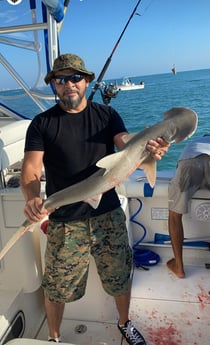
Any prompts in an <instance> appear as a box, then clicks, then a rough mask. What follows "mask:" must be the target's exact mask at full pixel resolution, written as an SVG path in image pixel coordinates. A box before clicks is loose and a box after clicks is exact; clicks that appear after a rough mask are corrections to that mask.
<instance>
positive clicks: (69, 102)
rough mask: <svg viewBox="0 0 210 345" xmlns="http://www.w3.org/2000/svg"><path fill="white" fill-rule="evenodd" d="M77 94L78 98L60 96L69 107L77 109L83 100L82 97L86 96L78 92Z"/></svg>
mask: <svg viewBox="0 0 210 345" xmlns="http://www.w3.org/2000/svg"><path fill="white" fill-rule="evenodd" d="M58 96H59V95H58ZM77 96H78V97H77V98H76V99H72V98H71V97H68V98H67V97H64V96H60V97H59V98H60V100H61V101H62V103H63V104H64V106H65V107H66V108H67V109H76V108H77V107H78V105H80V103H81V102H82V98H83V97H84V95H83V96H81V95H80V94H77Z"/></svg>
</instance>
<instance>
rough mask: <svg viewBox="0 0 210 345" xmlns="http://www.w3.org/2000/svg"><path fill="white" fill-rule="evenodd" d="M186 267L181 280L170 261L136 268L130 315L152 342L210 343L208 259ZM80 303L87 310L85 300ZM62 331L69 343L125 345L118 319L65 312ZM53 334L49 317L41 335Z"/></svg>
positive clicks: (161, 344) (171, 344)
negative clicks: (100, 319) (93, 318)
mask: <svg viewBox="0 0 210 345" xmlns="http://www.w3.org/2000/svg"><path fill="white" fill-rule="evenodd" d="M208 256H209V252H207V257H208ZM185 271H186V278H185V279H178V278H176V277H175V276H174V275H173V274H172V273H170V272H169V271H168V269H167V267H166V263H165V262H162V263H159V264H158V265H157V266H153V267H150V268H149V270H143V269H135V270H134V274H133V283H132V296H131V307H130V314H131V318H132V320H135V321H134V322H135V325H136V326H137V327H138V329H139V330H140V331H141V332H142V334H143V335H144V337H145V339H146V341H147V344H148V345H175V344H176V345H177V344H179V345H188V344H193V345H198V344H202V345H209V334H208V333H207V332H206V329H207V328H208V327H209V326H210V291H209V290H210V285H209V281H210V270H209V269H207V268H206V267H205V262H204V263H203V265H201V264H200V263H199V265H198V266H195V265H190V264H187V265H186V266H185ZM96 298H97V296H96ZM79 308H81V310H80V312H81V314H82V299H81V302H80V304H79ZM93 308H94V306H93ZM192 325H193V327H192ZM61 331H62V336H63V340H64V341H65V342H67V343H69V342H70V343H73V344H76V345H120V344H121V335H120V333H119V331H118V329H117V327H116V320H112V321H110V322H94V321H92V322H91V321H89V322H87V321H85V320H73V319H69V318H67V317H64V320H63V323H62V327H61ZM47 335H48V328H47V322H46V321H45V322H44V324H43V326H42V328H41V330H40V332H39V335H38V336H37V339H42V340H44V339H47ZM123 344H126V342H125V341H124V342H123ZM37 345H38V344H37Z"/></svg>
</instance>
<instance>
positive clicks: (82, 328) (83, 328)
mask: <svg viewBox="0 0 210 345" xmlns="http://www.w3.org/2000/svg"><path fill="white" fill-rule="evenodd" d="M74 331H75V333H79V334H83V333H85V332H86V331H87V326H85V325H77V326H76V327H75V329H74Z"/></svg>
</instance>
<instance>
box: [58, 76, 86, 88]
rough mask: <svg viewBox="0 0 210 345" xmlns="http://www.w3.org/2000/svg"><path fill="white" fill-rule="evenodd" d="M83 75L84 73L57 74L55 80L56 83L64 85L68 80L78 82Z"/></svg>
mask: <svg viewBox="0 0 210 345" xmlns="http://www.w3.org/2000/svg"><path fill="white" fill-rule="evenodd" d="M84 77H85V75H84V74H78V73H75V74H71V75H59V76H57V77H56V76H55V77H54V79H55V82H56V84H58V85H65V84H66V83H67V82H68V81H70V82H71V83H78V82H79V81H81V80H82V79H84Z"/></svg>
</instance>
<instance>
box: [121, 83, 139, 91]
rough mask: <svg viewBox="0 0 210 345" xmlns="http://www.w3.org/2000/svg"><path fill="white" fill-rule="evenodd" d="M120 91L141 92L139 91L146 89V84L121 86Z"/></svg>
mask: <svg viewBox="0 0 210 345" xmlns="http://www.w3.org/2000/svg"><path fill="white" fill-rule="evenodd" d="M119 89H120V91H131V90H139V89H144V84H142V85H141V84H139V85H136V84H134V85H119Z"/></svg>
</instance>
